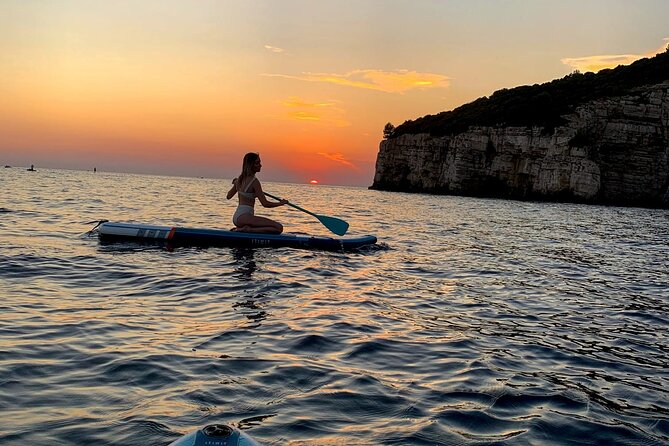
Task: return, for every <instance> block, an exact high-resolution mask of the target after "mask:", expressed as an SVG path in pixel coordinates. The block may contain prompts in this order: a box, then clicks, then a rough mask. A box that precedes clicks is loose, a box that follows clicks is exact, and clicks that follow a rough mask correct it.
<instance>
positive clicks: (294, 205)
mask: <svg viewBox="0 0 669 446" xmlns="http://www.w3.org/2000/svg"><path fill="white" fill-rule="evenodd" d="M265 195H267V196H268V197H272V198H274V199H275V200H281V198H279V197H275V196H274V195H272V194H268V193H267V192H265ZM286 204H287V205H288V206H292V207H294V208H295V209H299V210H300V211H302V212H306V213H307V214H309V215H313V216H314V217H316V218H318V214H314V213H313V212H311V211H307V210H306V209H304V208H301V207H299V206H298V205H296V204H293V203H291V202H288V203H286Z"/></svg>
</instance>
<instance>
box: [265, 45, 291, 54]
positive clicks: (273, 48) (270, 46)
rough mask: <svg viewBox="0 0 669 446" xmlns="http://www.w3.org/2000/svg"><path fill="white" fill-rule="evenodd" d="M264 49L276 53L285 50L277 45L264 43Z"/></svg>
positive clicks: (283, 52)
mask: <svg viewBox="0 0 669 446" xmlns="http://www.w3.org/2000/svg"><path fill="white" fill-rule="evenodd" d="M265 49H266V50H268V51H271V52H273V53H277V54H286V50H284V49H283V48H279V47H277V46H272V45H265Z"/></svg>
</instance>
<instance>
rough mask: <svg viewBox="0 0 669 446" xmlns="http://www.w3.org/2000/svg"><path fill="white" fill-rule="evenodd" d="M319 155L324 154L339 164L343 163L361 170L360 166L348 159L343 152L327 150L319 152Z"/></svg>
mask: <svg viewBox="0 0 669 446" xmlns="http://www.w3.org/2000/svg"><path fill="white" fill-rule="evenodd" d="M318 155H320V156H323V157H325V158H327V159H329V160H331V161H334V162H337V163H339V164H343V165H344V166H346V167H349V168H351V169H353V170H356V171H359V170H360V168H359V167H358V166H356V165H355V164H353V163H352V162H351V161H349V160H347V159H346V158H345V157H344V155H342V154H341V153H339V152H337V153H326V152H318Z"/></svg>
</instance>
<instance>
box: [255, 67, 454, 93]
mask: <svg viewBox="0 0 669 446" xmlns="http://www.w3.org/2000/svg"><path fill="white" fill-rule="evenodd" d="M263 76H269V77H280V78H284V79H295V80H300V81H306V82H325V83H330V84H336V85H344V86H347V87H355V88H364V89H368V90H377V91H383V92H386V93H404V92H405V91H409V90H414V89H426V88H446V87H448V86H449V81H450V78H448V77H446V76H443V75H441V74H434V73H419V72H417V71H409V70H394V71H382V70H354V71H350V72H348V73H345V74H327V73H302V75H300V76H292V75H287V74H263Z"/></svg>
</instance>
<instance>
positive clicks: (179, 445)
mask: <svg viewBox="0 0 669 446" xmlns="http://www.w3.org/2000/svg"><path fill="white" fill-rule="evenodd" d="M169 446H261V445H260V443H258V442H257V441H255V440H254V439H253V438H251V437H249V436H248V435H246V434H245V433H244V432H242V431H240V430H239V429H237V428H234V427H231V426H227V425H225V424H210V425H209V426H206V427H203V428H201V429H198V430H196V431H195V432H191V433H190V434H187V435H184V436H183V437H181V438H179V439H178V440H176V441H174V442H172V443H170V444H169Z"/></svg>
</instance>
